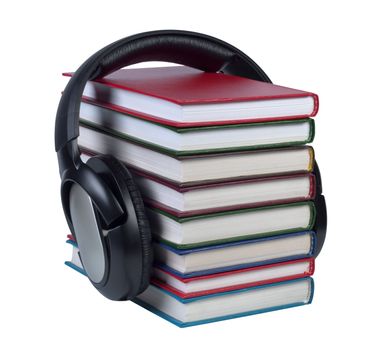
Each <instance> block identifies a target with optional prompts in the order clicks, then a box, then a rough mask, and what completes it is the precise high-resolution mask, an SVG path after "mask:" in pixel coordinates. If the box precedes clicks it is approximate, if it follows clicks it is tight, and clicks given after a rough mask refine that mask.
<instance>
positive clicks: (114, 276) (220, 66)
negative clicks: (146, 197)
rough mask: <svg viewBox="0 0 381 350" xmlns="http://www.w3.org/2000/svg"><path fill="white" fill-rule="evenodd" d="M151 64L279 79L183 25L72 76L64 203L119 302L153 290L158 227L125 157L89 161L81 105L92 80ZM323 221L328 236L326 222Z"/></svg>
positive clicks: (107, 292)
mask: <svg viewBox="0 0 381 350" xmlns="http://www.w3.org/2000/svg"><path fill="white" fill-rule="evenodd" d="M145 61H166V62H173V63H179V64H183V65H186V66H190V67H194V68H197V69H200V70H203V71H206V72H223V73H225V74H231V75H237V76H241V77H246V78H249V79H255V80H259V81H264V82H268V83H271V81H270V79H269V78H268V76H267V75H266V74H265V73H264V72H263V70H262V69H261V68H260V67H259V66H258V65H257V64H256V63H255V62H254V61H253V60H251V59H250V58H249V57H248V56H246V55H245V54H244V53H243V52H241V51H240V50H238V49H237V48H235V47H233V46H231V45H230V44H228V43H226V42H224V41H221V40H219V39H216V38H213V37H211V36H208V35H204V34H199V33H194V32H188V31H180V30H161V31H152V32H146V33H141V34H137V35H133V36H130V37H127V38H124V39H121V40H119V41H116V42H114V43H112V44H110V45H108V46H106V47H105V48H103V49H101V50H100V51H98V52H97V53H95V54H94V55H93V56H91V57H90V58H89V59H88V60H87V61H85V62H84V63H83V64H82V65H81V66H80V67H79V68H78V70H77V71H76V72H75V74H74V75H73V76H72V78H71V79H70V81H69V83H68V84H67V86H66V88H65V90H64V92H63V94H62V97H61V101H60V103H59V106H58V110H57V117H56V126H55V149H56V152H57V156H58V163H59V171H60V175H61V179H62V185H61V198H62V206H63V209H64V212H65V216H66V220H67V222H68V225H69V227H70V230H71V232H72V234H73V236H74V237H75V239H76V241H77V243H78V248H79V251H80V259H81V262H82V264H83V267H84V269H85V271H86V274H87V276H88V277H89V279H90V281H91V283H92V284H93V285H94V286H95V288H97V289H98V290H99V292H100V293H102V294H103V295H104V296H106V297H107V298H109V299H112V300H128V299H132V298H134V297H135V296H136V295H138V294H140V293H141V292H143V291H144V290H145V289H146V288H147V286H148V284H149V279H150V272H151V267H152V262H153V253H152V246H151V233H150V227H149V222H148V220H147V218H146V215H145V211H144V205H143V201H142V198H141V195H140V192H139V190H138V188H137V187H136V185H135V184H134V182H133V180H132V178H131V175H130V173H129V172H128V170H127V168H126V167H125V166H124V165H123V164H122V163H121V162H119V161H118V160H117V159H116V158H114V157H113V156H111V155H101V156H95V157H92V158H90V159H89V160H88V161H87V163H86V164H85V163H83V162H82V161H81V159H80V151H79V148H78V145H77V138H78V136H79V110H80V104H81V97H82V94H83V90H84V88H85V85H86V82H87V81H88V80H94V79H97V78H101V77H103V76H105V75H107V74H110V73H112V72H114V71H116V70H118V69H120V68H122V67H125V66H128V65H131V64H134V63H139V62H145ZM321 197H322V196H321ZM323 200H324V198H323ZM324 210H325V206H324ZM323 221H324V220H323ZM320 226H322V227H321V228H320V231H321V232H323V231H324V236H325V224H324V222H323V225H320ZM323 242H324V238H323ZM319 243H320V240H319ZM321 245H322V243H321ZM318 250H320V249H318Z"/></svg>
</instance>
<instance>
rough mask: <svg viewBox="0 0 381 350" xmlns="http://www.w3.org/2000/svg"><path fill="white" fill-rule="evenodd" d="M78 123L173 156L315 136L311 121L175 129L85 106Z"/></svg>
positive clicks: (267, 145)
mask: <svg viewBox="0 0 381 350" xmlns="http://www.w3.org/2000/svg"><path fill="white" fill-rule="evenodd" d="M80 122H81V124H82V125H86V126H90V127H93V128H97V129H98V130H101V131H103V132H106V133H108V134H111V135H114V136H116V137H119V138H123V139H126V140H129V141H133V142H136V143H140V144H142V145H143V146H145V147H149V148H151V149H154V150H157V151H161V152H165V153H167V154H170V155H172V156H181V155H196V154H205V153H218V152H231V151H246V150H256V149H263V148H273V147H285V146H298V145H305V144H307V143H310V142H312V141H313V138H314V134H315V124H314V121H313V119H298V120H286V121H275V122H265V123H247V124H233V125H214V126H203V127H186V128H185V127H183V128H177V127H173V126H168V125H164V124H159V123H156V122H153V121H148V120H144V119H141V118H139V117H136V116H134V115H132V114H126V113H120V112H117V111H114V110H111V109H108V108H105V107H101V106H98V105H95V104H91V103H87V102H82V104H81V112H80Z"/></svg>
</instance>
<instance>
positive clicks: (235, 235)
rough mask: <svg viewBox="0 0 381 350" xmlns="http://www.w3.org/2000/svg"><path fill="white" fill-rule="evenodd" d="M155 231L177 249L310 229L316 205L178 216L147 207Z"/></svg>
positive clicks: (285, 205)
mask: <svg viewBox="0 0 381 350" xmlns="http://www.w3.org/2000/svg"><path fill="white" fill-rule="evenodd" d="M147 215H148V217H149V220H150V222H151V223H152V225H151V227H152V233H153V235H154V236H155V238H157V239H158V240H159V241H162V242H164V243H166V244H168V245H170V246H172V247H174V248H177V249H190V248H196V247H201V246H208V245H215V244H221V243H227V242H234V241H240V240H246V239H253V238H261V237H268V236H273V235H279V234H285V233H290V232H297V231H308V230H311V229H312V227H313V226H314V224H315V216H316V213H315V205H314V203H313V202H311V201H307V202H300V203H290V204H283V205H274V206H267V207H259V208H250V209H240V210H232V211H225V212H220V213H212V214H205V215H196V216H191V217H186V218H178V217H175V216H173V215H171V214H169V213H167V212H165V211H162V210H160V209H157V208H147Z"/></svg>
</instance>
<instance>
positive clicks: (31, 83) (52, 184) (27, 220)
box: [0, 0, 381, 349]
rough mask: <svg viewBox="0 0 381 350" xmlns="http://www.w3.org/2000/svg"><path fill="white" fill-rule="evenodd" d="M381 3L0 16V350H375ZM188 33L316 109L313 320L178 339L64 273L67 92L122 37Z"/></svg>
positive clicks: (255, 324) (216, 327)
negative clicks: (319, 193) (244, 57)
mask: <svg viewBox="0 0 381 350" xmlns="http://www.w3.org/2000/svg"><path fill="white" fill-rule="evenodd" d="M377 5H379V1H365V0H363V1H349V0H347V1H314V2H312V1H311V2H309V1H247V2H246V1H238V0H234V1H223V0H218V1H206V0H204V1H196V0H192V1H180V0H177V1H165V0H159V1H152V2H148V1H142V0H140V1H126V0H125V1H112V0H108V1H95V0H93V1H79V0H77V1H68V0H67V1H52V0H51V1H38V0H34V1H3V2H2V4H1V5H0V6H1V10H0V13H1V20H0V27H1V31H0V33H1V51H2V53H1V54H0V60H1V65H0V69H1V71H0V72H1V77H0V89H1V95H0V96H1V107H0V111H1V136H0V142H1V160H2V162H1V172H0V174H1V204H2V208H1V217H2V219H1V231H2V232H1V239H2V240H1V243H2V249H1V253H0V259H1V265H0V266H1V289H0V294H1V298H0V303H1V305H0V319H1V323H2V324H1V328H0V333H1V336H0V347H1V348H2V349H16V348H19V349H21V348H26V347H28V348H36V349H37V348H39V349H48V348H49V349H54V348H57V349H65V348H70V347H72V348H80V347H83V348H85V347H86V348H87V349H101V348H107V349H115V348H118V349H120V348H126V349H130V348H132V347H135V348H141V349H149V348H150V349H153V348H154V347H158V348H164V347H166V348H169V349H194V348H199V349H202V348H220V349H231V348H233V349H240V348H256V349H263V348H266V349H270V348H274V349H275V348H278V349H279V348H282V349H302V348H311V349H324V348H334V347H340V348H344V347H345V348H355V347H356V348H358V347H362V348H371V349H375V348H377V346H378V347H379V346H380V338H379V334H378V332H379V330H380V320H379V316H380V311H381V310H380V287H381V284H380V270H381V268H380V267H381V266H380V265H381V264H380V258H379V254H380V244H381V238H380V237H381V232H380V225H379V220H380V215H381V212H380V209H381V208H380V200H379V198H380V195H381V191H380V170H379V169H380V166H379V164H380V151H381V150H380V142H379V140H380V132H381V130H380V127H381V123H380V118H381V115H380V102H381V97H380V95H381V89H380V81H381V80H380V78H381V69H380V62H381V54H380V33H381V20H380V14H381V13H380V9H379V8H378V7H377ZM154 29H185V30H194V31H198V32H203V33H206V34H209V35H213V36H216V37H218V38H221V39H223V40H225V41H227V42H229V43H231V44H233V45H234V46H237V47H238V48H240V49H241V50H242V51H244V52H245V53H247V54H248V55H249V56H251V57H252V58H253V59H254V60H255V61H256V62H257V63H258V64H259V65H260V66H261V67H262V68H263V69H264V71H265V72H266V73H267V74H268V75H269V76H270V78H271V79H272V80H273V82H275V83H277V84H280V85H289V86H292V87H295V88H299V89H304V90H309V91H313V92H316V93H318V94H319V97H320V112H319V114H318V116H317V118H316V124H317V133H316V139H315V142H314V147H315V150H316V157H317V159H318V161H319V164H320V168H321V171H322V176H323V184H324V192H325V194H326V199H327V204H328V213H329V227H328V228H329V230H328V236H327V240H326V244H325V246H324V249H323V252H322V254H321V255H320V256H319V258H318V259H317V267H316V274H315V283H316V293H315V299H314V302H313V303H312V305H310V306H306V307H301V308H295V309H289V310H284V311H279V312H275V313H268V314H262V315H257V316H252V317H245V318H240V319H235V320H231V321H224V322H219V323H215V324H209V325H204V326H198V327H193V328H188V329H179V328H177V327H175V326H173V325H171V324H170V323H167V322H165V321H164V320H162V319H160V318H158V317H157V316H155V315H153V314H151V313H149V312H147V311H145V310H144V309H141V308H140V307H138V306H137V305H135V304H133V303H131V302H124V303H123V302H120V303H118V302H111V301H108V300H106V299H105V298H103V297H102V296H101V295H100V294H98V293H97V291H96V290H95V289H93V288H92V287H91V285H90V284H89V282H88V281H87V280H86V279H85V278H83V277H82V276H81V275H79V274H76V273H74V272H73V271H71V270H70V269H68V268H66V267H65V266H64V264H63V261H64V260H65V259H67V258H69V256H70V254H71V252H70V248H69V247H67V246H66V245H65V244H64V241H65V236H66V234H67V233H68V229H67V227H66V222H65V220H64V216H63V213H62V211H61V204H60V197H59V186H60V179H59V175H58V169H57V162H56V155H55V152H54V146H53V131H54V121H55V112H56V107H57V104H58V101H59V97H60V92H61V90H62V89H63V87H64V85H65V83H66V80H65V79H64V78H62V77H61V76H60V74H61V72H63V71H68V70H75V69H76V68H77V67H78V66H79V64H80V63H81V62H82V61H83V60H85V59H86V58H87V57H88V56H90V55H91V54H92V53H93V52H95V51H97V50H98V49H100V48H101V47H103V46H105V45H107V44H108V43H110V42H113V41H115V40H117V39H119V38H122V37H124V36H128V35H131V34H135V33H138V32H141V31H147V30H154Z"/></svg>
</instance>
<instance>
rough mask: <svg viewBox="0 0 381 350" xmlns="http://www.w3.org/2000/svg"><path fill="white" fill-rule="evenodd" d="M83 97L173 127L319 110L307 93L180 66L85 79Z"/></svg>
mask: <svg viewBox="0 0 381 350" xmlns="http://www.w3.org/2000/svg"><path fill="white" fill-rule="evenodd" d="M71 74H72V73H65V74H64V75H66V76H71ZM84 99H85V100H86V101H87V102H90V103H94V104H97V105H100V106H103V107H106V108H110V109H113V110H116V111H118V112H122V113H126V114H130V115H133V116H136V117H139V118H142V119H146V120H150V121H154V122H157V123H160V124H164V125H170V126H175V127H194V126H206V125H226V124H240V123H252V122H264V121H276V120H291V119H301V118H307V117H312V116H314V115H316V113H317V110H318V97H317V95H316V94H313V93H311V92H306V91H301V90H296V89H291V88H287V87H283V86H278V85H274V84H270V83H264V82H260V81H256V80H251V79H247V78H242V77H237V76H232V75H227V74H222V73H206V72H202V71H200V70H197V69H194V68H190V67H184V66H175V67H157V68H140V69H122V70H119V71H116V72H114V73H112V74H110V75H108V76H106V77H104V78H102V79H97V80H95V81H92V82H89V83H88V84H87V85H86V88H85V91H84Z"/></svg>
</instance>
